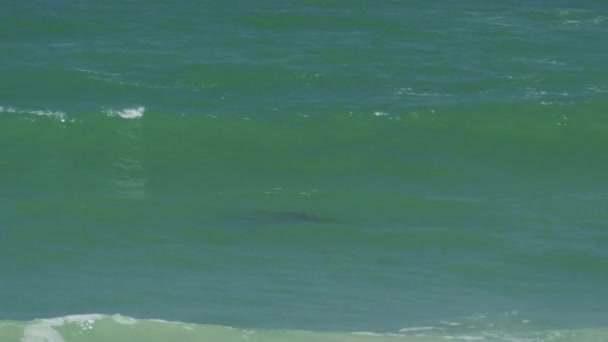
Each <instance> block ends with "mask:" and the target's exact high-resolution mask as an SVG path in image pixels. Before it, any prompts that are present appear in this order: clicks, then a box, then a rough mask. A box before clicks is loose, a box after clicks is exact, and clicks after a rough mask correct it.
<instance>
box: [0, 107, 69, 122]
mask: <svg viewBox="0 0 608 342" xmlns="http://www.w3.org/2000/svg"><path fill="white" fill-rule="evenodd" d="M0 113H16V114H31V115H38V116H48V117H52V118H55V119H58V120H60V121H62V122H64V121H65V120H66V114H65V113H64V112H59V111H50V110H30V109H18V108H14V107H2V106H0Z"/></svg>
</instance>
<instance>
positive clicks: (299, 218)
mask: <svg viewBox="0 0 608 342" xmlns="http://www.w3.org/2000/svg"><path fill="white" fill-rule="evenodd" d="M242 218H243V219H246V220H248V221H254V222H258V223H276V224H285V223H312V224H330V223H342V221H340V220H338V219H335V218H331V217H325V216H320V215H316V214H312V213H309V212H305V211H273V210H257V211H254V212H251V213H248V214H247V215H244V216H243V217H242Z"/></svg>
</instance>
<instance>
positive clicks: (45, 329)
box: [21, 314, 103, 342]
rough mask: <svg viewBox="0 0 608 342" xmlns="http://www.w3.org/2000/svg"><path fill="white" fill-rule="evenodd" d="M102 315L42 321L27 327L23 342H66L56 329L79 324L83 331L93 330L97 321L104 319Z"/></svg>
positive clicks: (71, 316)
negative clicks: (68, 324) (67, 324)
mask: <svg viewBox="0 0 608 342" xmlns="http://www.w3.org/2000/svg"><path fill="white" fill-rule="evenodd" d="M102 318H103V316H102V315H100V314H90V315H70V316H65V317H57V318H50V319H42V320H39V321H36V322H34V323H33V324H30V325H28V326H26V327H25V329H24V330H23V338H22V339H21V341H22V342H65V340H64V339H63V336H61V334H60V333H59V332H57V330H55V328H56V327H60V326H62V325H64V324H66V323H77V324H79V325H80V326H81V327H82V329H83V330H91V329H93V324H94V323H95V321H97V320H100V319H102Z"/></svg>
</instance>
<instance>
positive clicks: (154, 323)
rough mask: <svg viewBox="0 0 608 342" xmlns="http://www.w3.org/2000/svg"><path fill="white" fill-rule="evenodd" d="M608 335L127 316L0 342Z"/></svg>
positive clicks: (17, 325) (44, 327) (52, 325)
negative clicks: (323, 327)
mask: <svg viewBox="0 0 608 342" xmlns="http://www.w3.org/2000/svg"><path fill="white" fill-rule="evenodd" d="M607 339H608V329H571V330H543V329H538V330H534V329H527V330H519V329H511V330H509V329H505V328H504V327H503V328H501V327H492V325H487V326H486V327H484V328H478V329H477V330H474V329H466V331H464V329H462V328H461V327H460V325H459V324H457V323H454V322H443V324H442V325H441V326H421V327H409V328H403V329H400V330H399V331H398V332H395V333H379V332H370V331H358V332H325V331H310V330H258V329H244V328H234V327H229V326H221V325H205V324H194V323H185V322H175V321H165V320H159V319H137V318H133V317H128V316H122V315H118V314H115V315H102V314H87V315H69V316H63V317H56V318H50V319H37V320H33V321H0V340H2V341H6V342H11V341H15V342H17V341H21V342H93V341H114V342H121V341H150V342H155V341H159V342H160V341H163V342H164V341H183V342H197V341H214V342H234V341H256V342H279V341H281V342H283V341H290V342H299V341H302V342H304V341H306V342H309V341H318V342H346V341H353V342H397V341H404V342H439V341H450V340H452V341H488V342H491V341H495V342H499V341H509V342H517V341H521V342H524V341H535V342H543V341H552V342H560V341H564V342H565V341H577V342H592V341H606V340H607Z"/></svg>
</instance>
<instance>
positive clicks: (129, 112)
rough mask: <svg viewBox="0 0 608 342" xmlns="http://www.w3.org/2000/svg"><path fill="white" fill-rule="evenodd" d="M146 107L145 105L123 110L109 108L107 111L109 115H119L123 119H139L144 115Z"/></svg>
mask: <svg viewBox="0 0 608 342" xmlns="http://www.w3.org/2000/svg"><path fill="white" fill-rule="evenodd" d="M145 111H146V108H145V107H143V106H139V107H133V108H125V109H121V110H107V111H105V113H106V115H108V116H119V117H121V118H123V119H139V118H141V117H142V116H144V112H145Z"/></svg>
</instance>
